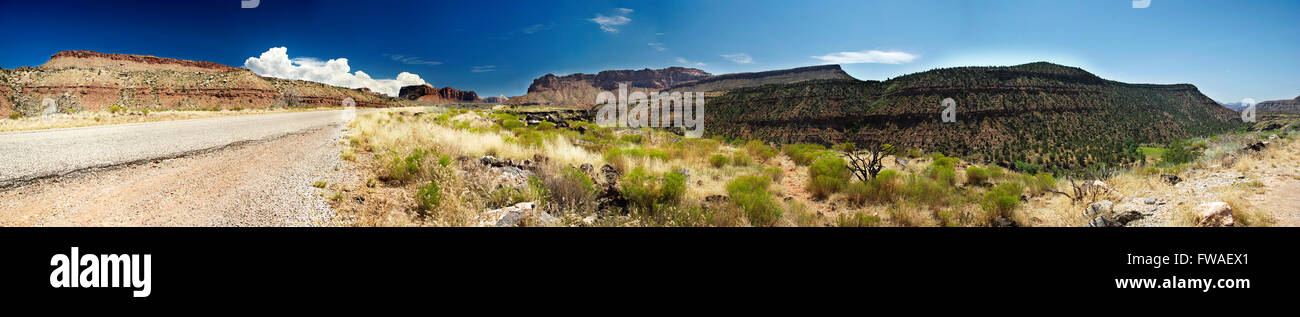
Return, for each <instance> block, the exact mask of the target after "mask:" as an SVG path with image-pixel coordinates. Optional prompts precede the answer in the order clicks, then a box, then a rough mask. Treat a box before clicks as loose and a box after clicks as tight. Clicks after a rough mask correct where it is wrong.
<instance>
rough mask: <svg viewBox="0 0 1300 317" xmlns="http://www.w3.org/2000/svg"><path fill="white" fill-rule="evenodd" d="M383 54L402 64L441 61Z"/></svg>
mask: <svg viewBox="0 0 1300 317" xmlns="http://www.w3.org/2000/svg"><path fill="white" fill-rule="evenodd" d="M384 56H388V58H391V59H393V60H394V61H397V62H400V63H402V64H407V65H428V66H435V65H442V62H439V61H427V60H424V59H422V58H420V57H417V56H406V55H396V54H384ZM308 58H310V57H308Z"/></svg>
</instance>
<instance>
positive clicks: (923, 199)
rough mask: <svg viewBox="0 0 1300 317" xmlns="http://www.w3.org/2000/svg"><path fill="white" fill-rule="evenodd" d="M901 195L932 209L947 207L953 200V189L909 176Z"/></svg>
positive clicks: (933, 181) (927, 178)
mask: <svg viewBox="0 0 1300 317" xmlns="http://www.w3.org/2000/svg"><path fill="white" fill-rule="evenodd" d="M901 193H902V196H903V197H905V198H906V199H907V201H909V202H914V203H918V204H923V205H927V206H930V207H940V206H947V205H949V203H950V202H951V200H952V187H950V186H946V185H944V184H940V183H939V182H938V181H935V180H934V179H932V178H929V177H921V176H917V175H915V174H912V175H908V177H907V180H906V181H905V182H904V183H903V187H902V189H901Z"/></svg>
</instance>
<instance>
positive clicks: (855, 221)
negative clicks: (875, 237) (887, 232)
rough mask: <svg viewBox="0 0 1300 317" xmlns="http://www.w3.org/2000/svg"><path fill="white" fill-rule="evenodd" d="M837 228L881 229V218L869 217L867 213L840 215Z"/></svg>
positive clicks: (837, 219)
mask: <svg viewBox="0 0 1300 317" xmlns="http://www.w3.org/2000/svg"><path fill="white" fill-rule="evenodd" d="M835 226H837V227H879V226H880V217H877V216H873V215H868V214H867V213H865V212H855V213H853V214H852V215H846V214H840V215H839V217H837V218H836V219H835Z"/></svg>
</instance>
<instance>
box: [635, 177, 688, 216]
mask: <svg viewBox="0 0 1300 317" xmlns="http://www.w3.org/2000/svg"><path fill="white" fill-rule="evenodd" d="M621 185H622V187H623V197H624V198H627V200H628V202H630V203H631V204H632V205H633V206H634V207H636V208H637V210H638V212H639V213H641V214H642V215H654V213H655V210H656V209H659V207H660V206H661V205H671V204H676V203H678V202H680V201H681V198H682V196H683V195H685V193H686V176H685V175H682V174H680V173H677V172H668V173H664V174H663V176H662V177H658V176H656V175H654V174H651V173H650V172H647V171H646V170H645V169H644V168H641V167H637V168H635V169H632V171H631V172H628V173H627V175H623V181H622V184H621Z"/></svg>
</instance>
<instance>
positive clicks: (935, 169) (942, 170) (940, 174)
mask: <svg viewBox="0 0 1300 317" xmlns="http://www.w3.org/2000/svg"><path fill="white" fill-rule="evenodd" d="M936 163H937V162H936ZM925 175H926V176H927V177H930V179H933V180H935V181H938V182H939V183H940V184H944V185H948V186H952V185H955V184H957V172H956V171H954V170H953V168H952V167H951V166H945V165H938V164H936V165H930V167H929V168H927V169H926V172H925Z"/></svg>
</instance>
